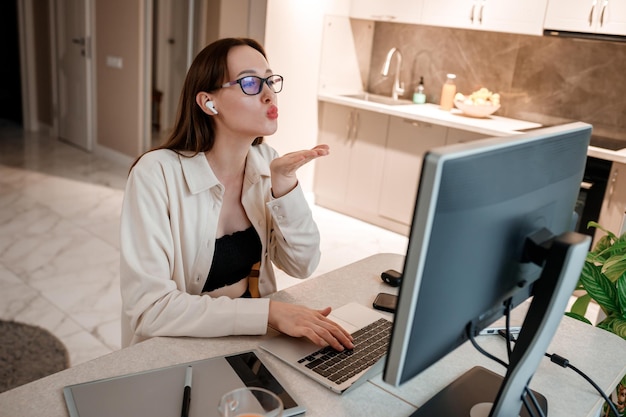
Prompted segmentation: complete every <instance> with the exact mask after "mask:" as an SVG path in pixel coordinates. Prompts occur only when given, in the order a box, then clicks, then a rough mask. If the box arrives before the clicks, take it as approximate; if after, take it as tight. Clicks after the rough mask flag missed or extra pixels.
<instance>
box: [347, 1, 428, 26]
mask: <svg viewBox="0 0 626 417" xmlns="http://www.w3.org/2000/svg"><path fill="white" fill-rule="evenodd" d="M423 3H424V0H384V1H383V0H352V3H351V4H350V17H352V18H355V19H368V20H382V21H387V22H398V23H414V24H418V23H420V20H421V14H422V4H423Z"/></svg>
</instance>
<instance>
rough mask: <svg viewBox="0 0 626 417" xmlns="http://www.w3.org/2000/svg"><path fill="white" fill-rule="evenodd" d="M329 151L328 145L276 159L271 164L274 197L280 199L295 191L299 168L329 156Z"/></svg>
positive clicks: (291, 153)
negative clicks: (321, 157)
mask: <svg viewBox="0 0 626 417" xmlns="http://www.w3.org/2000/svg"><path fill="white" fill-rule="evenodd" d="M329 149H330V148H329V147H328V145H317V146H316V147H314V148H312V149H309V150H303V151H296V152H290V153H287V154H285V155H283V156H280V157H278V158H275V159H274V160H273V161H272V162H271V164H270V171H271V172H272V195H273V196H274V197H275V198H278V197H282V196H283V195H285V194H287V193H288V192H289V191H291V190H293V189H294V187H295V186H296V185H297V184H298V178H297V177H296V171H297V170H298V168H300V167H301V166H303V165H304V164H306V163H308V162H311V161H312V160H314V159H316V158H319V157H320V156H325V155H328V154H329V152H330V151H329Z"/></svg>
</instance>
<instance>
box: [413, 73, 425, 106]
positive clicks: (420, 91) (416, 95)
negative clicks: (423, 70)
mask: <svg viewBox="0 0 626 417" xmlns="http://www.w3.org/2000/svg"><path fill="white" fill-rule="evenodd" d="M413 103H415V104H424V103H426V93H425V92H424V77H420V82H419V83H418V84H417V86H416V87H415V90H414V91H413Z"/></svg>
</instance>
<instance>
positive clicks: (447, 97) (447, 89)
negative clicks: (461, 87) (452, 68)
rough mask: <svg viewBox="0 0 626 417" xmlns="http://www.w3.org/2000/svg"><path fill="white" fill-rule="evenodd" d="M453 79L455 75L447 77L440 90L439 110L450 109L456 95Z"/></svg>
mask: <svg viewBox="0 0 626 417" xmlns="http://www.w3.org/2000/svg"><path fill="white" fill-rule="evenodd" d="M455 79H456V75H455V74H448V75H447V79H446V82H445V83H444V84H443V88H442V89H441V102H440V103H439V106H440V108H441V110H446V111H450V110H451V109H452V105H453V103H454V95H455V94H456V84H455Z"/></svg>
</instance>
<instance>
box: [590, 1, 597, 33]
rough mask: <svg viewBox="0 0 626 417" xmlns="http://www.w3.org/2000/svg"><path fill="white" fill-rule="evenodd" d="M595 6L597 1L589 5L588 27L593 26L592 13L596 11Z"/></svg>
mask: <svg viewBox="0 0 626 417" xmlns="http://www.w3.org/2000/svg"><path fill="white" fill-rule="evenodd" d="M596 4H598V1H597V0H593V3H591V10H589V27H591V26H593V12H595V11H596Z"/></svg>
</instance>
